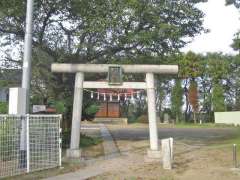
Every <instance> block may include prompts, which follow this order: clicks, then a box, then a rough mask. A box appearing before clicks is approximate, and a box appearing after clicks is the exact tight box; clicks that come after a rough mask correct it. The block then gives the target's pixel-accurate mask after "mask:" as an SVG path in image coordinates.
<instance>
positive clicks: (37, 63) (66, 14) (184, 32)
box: [0, 0, 205, 114]
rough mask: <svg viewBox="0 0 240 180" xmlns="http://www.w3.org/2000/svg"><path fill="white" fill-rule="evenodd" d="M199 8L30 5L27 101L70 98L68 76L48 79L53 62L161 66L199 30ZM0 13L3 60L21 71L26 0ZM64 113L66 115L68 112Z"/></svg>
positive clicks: (76, 1)
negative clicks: (31, 23)
mask: <svg viewBox="0 0 240 180" xmlns="http://www.w3.org/2000/svg"><path fill="white" fill-rule="evenodd" d="M199 2H205V0H194V1H193V0H190V1H147V0H123V1H118V0H110V1H105V0H92V1H89V0H57V1H55V0H48V1H46V0H38V1H35V4H34V15H33V16H34V18H33V19H34V28H33V69H32V82H31V87H32V88H31V93H32V95H31V96H32V97H34V96H39V97H41V98H42V99H41V100H39V101H41V102H43V103H46V102H48V100H49V99H61V100H63V101H64V100H67V99H69V97H71V96H72V94H73V83H74V76H72V75H62V74H52V73H51V71H50V65H51V63H53V62H59V63H61V62H65V63H110V62H115V63H121V62H122V60H125V59H130V63H139V62H140V63H148V61H147V60H149V59H154V60H156V61H155V62H157V64H161V63H165V62H166V61H165V59H166V57H167V56H169V55H172V54H174V53H176V52H178V51H179V49H180V48H182V47H183V46H184V45H185V44H186V43H187V41H185V40H184V39H187V37H194V36H195V35H196V34H198V33H200V32H202V31H203V30H204V29H203V27H202V22H203V13H202V12H201V11H200V10H199V9H198V8H197V7H196V6H195V5H196V4H197V3H199ZM0 7H1V16H0V37H1V42H0V47H1V46H4V47H5V49H6V51H5V53H6V55H5V56H4V57H3V60H4V61H5V62H8V63H5V64H8V65H10V66H11V65H13V64H17V65H18V66H19V67H21V62H22V61H21V59H22V48H21V44H22V42H23V39H24V31H25V29H24V27H25V11H26V0H24V1H19V0H1V1H0ZM183 37H184V38H183ZM13 46H14V47H16V48H18V49H19V58H18V59H16V58H14V57H12V56H11V55H10V56H9V54H8V53H7V51H9V50H11V49H12V47H13ZM166 63H169V62H166ZM86 78H89V79H97V78H98V76H97V77H91V76H90V77H86ZM100 78H102V77H101V76H100ZM84 103H85V101H84ZM65 104H67V102H65ZM87 104H88V103H87ZM85 107H87V106H84V108H85ZM67 108H68V113H67V114H70V113H69V112H70V111H71V106H67Z"/></svg>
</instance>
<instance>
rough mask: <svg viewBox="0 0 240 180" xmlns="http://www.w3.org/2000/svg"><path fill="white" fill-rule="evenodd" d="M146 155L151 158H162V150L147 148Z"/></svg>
mask: <svg viewBox="0 0 240 180" xmlns="http://www.w3.org/2000/svg"><path fill="white" fill-rule="evenodd" d="M147 156H148V157H149V158H152V159H161V158H162V151H160V150H157V151H156V150H151V149H148V151H147Z"/></svg>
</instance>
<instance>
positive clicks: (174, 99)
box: [171, 79, 183, 122]
mask: <svg viewBox="0 0 240 180" xmlns="http://www.w3.org/2000/svg"><path fill="white" fill-rule="evenodd" d="M182 105H183V89H182V83H181V80H179V79H176V81H175V84H174V87H173V88H172V93H171V111H172V114H173V115H174V116H175V118H176V122H179V120H181V119H180V118H181V114H182Z"/></svg>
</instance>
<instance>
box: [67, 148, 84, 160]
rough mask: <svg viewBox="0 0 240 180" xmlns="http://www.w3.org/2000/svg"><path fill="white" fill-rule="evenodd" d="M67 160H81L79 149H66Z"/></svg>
mask: <svg viewBox="0 0 240 180" xmlns="http://www.w3.org/2000/svg"><path fill="white" fill-rule="evenodd" d="M66 155H67V158H70V159H73V158H81V149H67V152H66Z"/></svg>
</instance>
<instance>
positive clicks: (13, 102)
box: [8, 88, 26, 115]
mask: <svg viewBox="0 0 240 180" xmlns="http://www.w3.org/2000/svg"><path fill="white" fill-rule="evenodd" d="M25 97H26V91H24V89H23V88H10V89H9V107H8V113H9V114H20V115H22V114H25V112H26V110H25V108H26V106H25V101H24V99H25Z"/></svg>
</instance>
